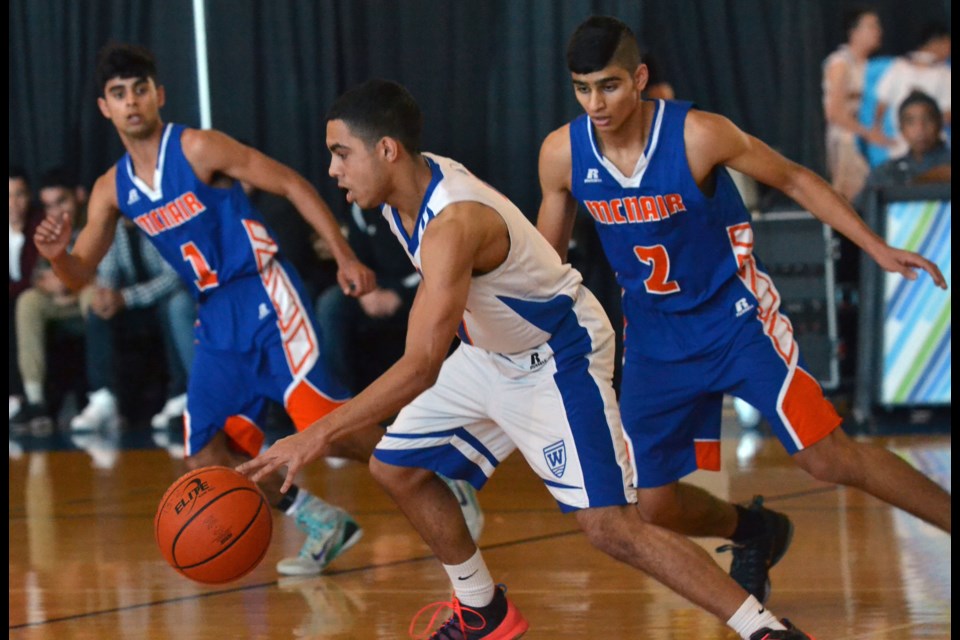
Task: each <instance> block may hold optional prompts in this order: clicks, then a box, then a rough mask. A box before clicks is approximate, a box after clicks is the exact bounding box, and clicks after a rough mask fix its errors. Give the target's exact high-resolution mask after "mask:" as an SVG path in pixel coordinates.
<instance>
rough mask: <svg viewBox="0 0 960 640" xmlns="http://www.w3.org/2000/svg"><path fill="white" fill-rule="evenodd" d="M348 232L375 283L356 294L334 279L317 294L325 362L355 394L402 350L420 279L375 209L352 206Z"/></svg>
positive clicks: (321, 350)
mask: <svg viewBox="0 0 960 640" xmlns="http://www.w3.org/2000/svg"><path fill="white" fill-rule="evenodd" d="M350 213H351V215H350V216H349V220H348V233H347V237H348V240H349V242H350V246H351V247H352V248H353V251H354V253H356V254H357V258H359V259H360V261H361V262H363V263H364V264H366V265H367V266H368V267H370V268H371V269H373V270H374V272H375V273H376V275H377V288H376V289H374V290H373V291H371V292H370V293H368V294H366V295H365V296H362V297H360V298H353V297H350V296H347V295H345V294H344V293H343V291H342V290H341V289H340V287H339V286H338V285H336V284H334V285H332V286H330V287H329V288H328V289H327V290H326V291H324V292H323V293H322V294H321V295H320V297H319V298H318V299H317V309H316V312H317V320H318V322H319V324H320V330H321V331H322V332H323V344H322V346H321V348H320V353H321V355H322V357H323V359H324V363H325V364H326V365H327V367H329V369H330V371H331V372H333V373H334V374H335V375H336V376H337V377H338V378H339V379H340V381H341V382H343V383H344V384H345V385H346V386H347V388H349V389H350V391H352V392H353V393H359V392H360V391H362V390H363V388H364V387H366V386H367V384H369V383H370V382H371V381H373V380H374V379H375V378H377V377H378V376H379V375H380V374H381V373H383V372H384V371H386V370H387V369H388V368H389V367H390V365H392V364H393V363H394V362H395V361H396V360H398V359H399V358H400V356H401V355H403V347H404V340H405V335H406V330H407V329H406V327H407V315H408V314H409V312H410V307H411V306H412V305H413V298H414V295H415V294H416V291H417V285H418V284H419V283H420V275H419V274H418V273H417V271H416V270H415V269H414V268H413V265H412V264H411V263H410V259H409V258H407V255H406V253H405V252H404V251H403V249H402V248H401V247H400V245H399V244H397V241H396V239H395V238H394V237H393V232H392V231H391V229H390V225H389V224H388V223H387V221H386V220H385V219H384V218H383V215H381V213H380V212H379V211H363V210H361V209H360V208H359V207H357V206H356V205H353V206H352V207H351V210H350Z"/></svg>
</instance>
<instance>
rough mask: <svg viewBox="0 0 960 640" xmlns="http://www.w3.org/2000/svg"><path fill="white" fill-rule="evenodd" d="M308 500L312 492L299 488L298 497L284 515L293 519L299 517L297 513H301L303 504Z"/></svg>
mask: <svg viewBox="0 0 960 640" xmlns="http://www.w3.org/2000/svg"><path fill="white" fill-rule="evenodd" d="M308 498H310V492H309V491H307V490H306V489H304V488H303V487H297V497H296V498H294V499H293V504H291V505H290V506H289V507H288V508H287V510H286V511H284V512H283V513H284V515H288V516H290V517H291V518H295V517H297V511H300V507H302V506H303V503H305V502H306V501H307V499H308ZM318 499H319V498H318Z"/></svg>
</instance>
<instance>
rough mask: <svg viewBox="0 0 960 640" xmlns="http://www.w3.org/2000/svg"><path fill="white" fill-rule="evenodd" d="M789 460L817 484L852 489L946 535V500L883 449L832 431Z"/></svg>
mask: <svg viewBox="0 0 960 640" xmlns="http://www.w3.org/2000/svg"><path fill="white" fill-rule="evenodd" d="M793 458H794V460H796V461H797V464H799V465H800V467H801V468H803V469H804V470H805V471H807V473H809V474H810V475H812V476H813V477H814V478H816V479H817V480H820V481H822V482H833V483H836V484H842V485H847V486H851V487H856V488H858V489H861V490H863V491H866V492H867V493H869V494H870V495H872V496H874V497H875V498H879V499H880V500H883V501H884V502H886V503H888V504H891V505H893V506H895V507H898V508H900V509H903V510H904V511H906V512H907V513H910V514H913V515H915V516H916V517H918V518H920V519H921V520H924V521H926V522H929V523H930V524H932V525H933V526H935V527H937V528H939V529H941V530H943V531H946V532H947V533H951V528H950V521H951V510H952V506H951V504H952V503H951V500H950V494H949V493H947V492H946V491H945V490H944V489H943V488H942V487H941V486H940V485H938V484H937V483H936V482H934V481H933V480H931V479H930V478H928V477H927V476H925V475H923V474H922V473H920V472H919V471H918V470H917V469H915V468H914V467H912V466H910V464H908V463H907V462H906V461H904V460H903V458H901V457H899V456H897V455H895V454H894V453H892V452H890V451H888V450H887V449H884V448H883V447H880V446H877V445H874V444H870V443H866V442H858V441H855V440H851V439H850V438H849V437H848V436H847V435H846V434H845V433H844V432H843V430H841V429H836V430H834V431H833V432H831V433H830V435H828V436H826V437H825V438H823V439H822V440H819V441H817V442H816V443H814V444H812V445H810V446H809V447H807V448H805V449H803V450H802V451H798V452H797V453H795V454H794V456H793Z"/></svg>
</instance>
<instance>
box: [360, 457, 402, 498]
mask: <svg viewBox="0 0 960 640" xmlns="http://www.w3.org/2000/svg"><path fill="white" fill-rule="evenodd" d="M368 466H369V467H370V475H372V476H373V479H374V480H376V481H377V483H378V484H379V485H380V486H381V487H383V488H384V489H385V490H386V491H387V492H388V493H395V492H397V491H402V490H403V487H404V485H405V484H406V483H407V482H408V477H407V476H408V474H407V473H405V472H406V471H409V470H408V469H406V468H405V467H398V466H396V465H392V464H387V463H386V462H381V461H380V460H377V459H376V458H375V457H373V456H370V462H369V465H368Z"/></svg>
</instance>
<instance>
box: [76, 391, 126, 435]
mask: <svg viewBox="0 0 960 640" xmlns="http://www.w3.org/2000/svg"><path fill="white" fill-rule="evenodd" d="M119 422H120V414H119V413H118V412H117V399H116V398H114V397H113V394H112V393H110V390H109V389H106V388H104V389H98V390H97V391H94V392H93V393H91V394H90V401H89V402H88V403H87V406H86V407H84V409H83V411H81V412H80V413H78V414H77V415H75V416H74V417H73V419H71V420H70V428H71V429H78V430H81V431H82V430H93V429H100V428H102V427H111V428H113V427H116V426H117V424H118V423H119Z"/></svg>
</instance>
